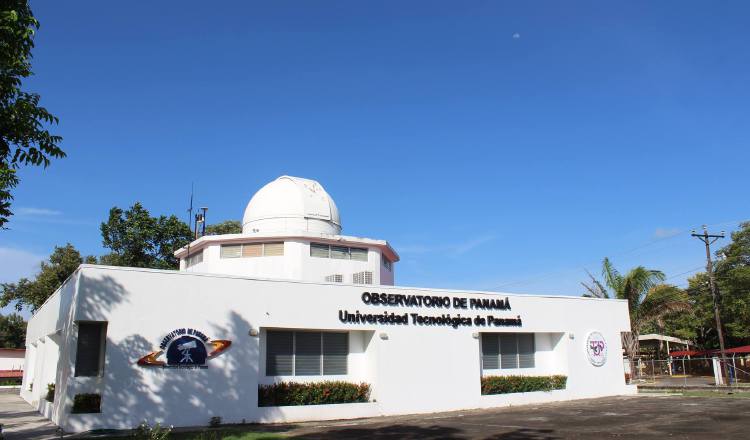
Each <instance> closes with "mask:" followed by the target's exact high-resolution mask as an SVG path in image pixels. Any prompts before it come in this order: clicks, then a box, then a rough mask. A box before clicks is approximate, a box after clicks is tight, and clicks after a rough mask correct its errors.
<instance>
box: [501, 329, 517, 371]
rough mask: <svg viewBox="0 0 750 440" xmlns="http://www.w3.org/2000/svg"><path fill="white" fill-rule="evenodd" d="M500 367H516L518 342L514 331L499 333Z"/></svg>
mask: <svg viewBox="0 0 750 440" xmlns="http://www.w3.org/2000/svg"><path fill="white" fill-rule="evenodd" d="M500 368H518V342H517V340H516V334H515V333H506V334H502V333H501V334H500Z"/></svg>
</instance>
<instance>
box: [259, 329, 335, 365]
mask: <svg viewBox="0 0 750 440" xmlns="http://www.w3.org/2000/svg"><path fill="white" fill-rule="evenodd" d="M348 355H349V334H348V333H346V332H306V331H299V332H295V331H288V330H269V331H268V332H267V334H266V376H320V375H324V376H328V375H334V374H347V367H348V365H347V359H348Z"/></svg>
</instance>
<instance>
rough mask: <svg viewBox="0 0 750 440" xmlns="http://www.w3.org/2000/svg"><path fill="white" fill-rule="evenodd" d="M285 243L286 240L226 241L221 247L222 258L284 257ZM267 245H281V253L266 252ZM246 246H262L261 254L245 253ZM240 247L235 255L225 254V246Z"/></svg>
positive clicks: (220, 254)
mask: <svg viewBox="0 0 750 440" xmlns="http://www.w3.org/2000/svg"><path fill="white" fill-rule="evenodd" d="M285 243H286V242H284V241H262V242H250V243H225V244H222V245H221V246H220V248H219V258H220V259H234V258H260V257H283V256H284V254H285V247H286V246H285ZM266 245H281V247H280V249H281V253H280V254H273V255H269V254H267V253H266ZM245 246H260V254H259V255H245ZM235 247H238V248H239V253H238V254H237V255H236V256H234V255H232V256H229V255H224V249H225V248H235Z"/></svg>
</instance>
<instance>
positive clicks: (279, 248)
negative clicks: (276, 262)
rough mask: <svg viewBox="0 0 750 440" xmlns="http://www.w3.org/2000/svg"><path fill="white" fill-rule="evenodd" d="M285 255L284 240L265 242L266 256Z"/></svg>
mask: <svg viewBox="0 0 750 440" xmlns="http://www.w3.org/2000/svg"><path fill="white" fill-rule="evenodd" d="M283 255H284V242H283V241H282V242H278V243H263V256H264V257H281V256H283Z"/></svg>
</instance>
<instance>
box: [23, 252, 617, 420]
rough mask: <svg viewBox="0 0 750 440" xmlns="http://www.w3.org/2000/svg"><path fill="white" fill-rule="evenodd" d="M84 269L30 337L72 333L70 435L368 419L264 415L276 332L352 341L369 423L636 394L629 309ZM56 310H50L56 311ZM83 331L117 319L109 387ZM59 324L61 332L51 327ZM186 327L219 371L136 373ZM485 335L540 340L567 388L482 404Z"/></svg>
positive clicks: (62, 405) (65, 372)
mask: <svg viewBox="0 0 750 440" xmlns="http://www.w3.org/2000/svg"><path fill="white" fill-rule="evenodd" d="M378 264H380V262H379V261H378ZM79 271H80V272H79V277H78V285H77V287H75V286H74V288H73V290H74V291H75V300H74V307H72V308H71V309H70V310H69V311H68V310H66V309H65V307H61V306H60V303H61V301H59V300H58V304H57V305H55V303H54V301H51V302H49V304H47V305H45V306H44V307H43V308H42V310H40V311H39V312H38V313H37V314H36V315H35V316H34V317H33V318H32V319H31V322H30V324H29V335H31V338H32V340H33V338H34V336H35V335H39V334H44V332H46V331H49V330H50V329H52V328H59V327H58V325H60V324H58V322H60V321H63V322H68V323H67V324H65V325H62V326H61V327H62V328H61V330H60V332H59V333H58V334H59V335H60V337H61V341H60V347H61V354H60V361H59V365H58V367H57V371H58V378H57V381H58V394H59V396H58V398H57V399H56V406H55V412H54V414H53V419H54V420H55V421H56V422H57V423H58V424H61V425H62V426H63V427H64V428H65V429H66V430H70V431H77V430H85V429H93V428H130V427H133V426H136V425H137V424H138V423H140V422H141V421H143V420H144V419H147V420H148V421H150V422H152V423H153V422H157V421H158V422H162V423H166V424H174V425H176V426H185V425H205V424H206V423H208V420H209V418H210V417H212V416H221V417H222V418H223V419H224V421H225V422H227V423H237V422H241V421H242V420H245V421H246V422H251V421H261V420H262V421H274V420H276V421H281V420H292V419H294V420H300V418H301V419H305V418H307V419H327V418H334V417H336V415H337V414H339V416H340V417H344V416H345V414H360V413H361V411H359V412H358V411H354V410H353V411H349V410H346V411H344V412H341V411H343V410H341V406H340V405H332V406H330V407H329V406H321V407H316V408H314V411H312V410H311V409H310V408H306V409H288V408H258V407H257V386H258V384H259V383H269V380H276V379H277V378H268V377H266V376H265V375H264V374H263V369H264V368H265V359H264V357H263V352H264V348H263V347H262V342H263V331H264V330H265V329H268V328H289V329H300V328H301V329H319V330H349V331H353V332H352V333H351V335H350V344H351V345H352V348H353V350H352V351H353V353H352V354H351V355H350V361H351V362H350V366H351V369H350V374H349V375H347V376H345V377H340V378H341V379H344V380H349V381H357V382H358V381H363V380H364V381H367V382H368V383H370V384H371V386H372V389H373V394H372V398H373V399H376V400H377V405H374V406H373V405H370V406H367V408H368V409H367V410H366V412H368V414H369V412H372V411H376V413H377V414H403V413H421V412H434V411H442V410H452V409H462V408H479V407H486V406H497V405H508V404H514V403H518V402H524V401H544V400H559V399H569V398H579V397H593V396H606V395H615V394H626V393H630V392H632V390H631V389H630V388H629V387H627V386H626V385H625V383H624V375H623V366H622V362H621V361H620V358H621V346H620V332H621V331H624V330H626V329H628V328H629V318H628V313H627V305H626V303H625V302H623V301H617V300H597V299H589V298H577V297H544V296H532V295H507V296H508V297H509V298H510V301H511V305H512V310H511V311H494V312H489V311H477V310H456V309H453V308H451V309H447V310H446V309H432V308H426V307H383V306H376V305H366V304H364V303H363V302H362V299H361V295H362V292H364V291H377V292H383V293H394V294H404V295H405V294H416V295H440V296H451V297H454V296H455V297H465V298H486V297H491V298H498V297H505V295H497V294H483V293H471V292H459V291H440V290H427V289H416V288H399V287H386V286H377V287H376V288H373V287H372V286H352V285H335V284H326V283H323V284H318V283H310V282H295V281H280V280H253V279H247V278H239V277H231V276H219V275H205V274H193V273H190V272H170V271H154V270H146V269H130V268H109V267H103V266H86V265H84V266H82V267H81V269H79ZM68 284H75V283H73V282H69V283H68ZM70 289H71V287H70V286H69V285H66V286H64V287H63V290H65V291H67V290H70ZM60 297H61V298H62V299H65V298H66V295H58V298H60ZM71 298H72V295H71ZM62 303H65V301H62ZM48 307H49V308H51V309H52V310H47V309H48ZM340 309H345V310H348V311H349V312H355V311H360V312H362V313H382V312H384V311H386V310H387V311H393V312H396V313H419V314H421V315H428V316H439V315H441V314H443V313H450V314H451V315H456V314H457V313H460V314H461V315H462V316H471V317H474V316H477V315H480V316H487V315H494V316H499V317H515V316H517V315H520V316H521V318H522V320H523V321H522V322H523V324H522V327H521V328H520V329H519V328H517V327H491V328H488V327H477V326H474V325H472V326H470V327H459V328H452V327H440V326H420V325H413V324H412V323H411V322H409V325H406V326H403V325H387V324H382V325H378V324H349V323H342V322H341V321H340V320H339V318H338V311H339V310H340ZM56 313H59V314H60V315H61V317H60V318H58V319H52V316H51V315H54V314H56ZM66 320H67V321H66ZM78 320H94V321H107V322H108V329H107V346H106V357H105V369H104V374H103V377H101V378H85V377H74V376H73V375H72V373H73V368H72V366H73V364H74V359H75V349H76V340H77V331H76V329H75V328H76V327H75V325H73V324H72V323H74V322H75V321H78ZM50 321H55V324H54V325H49V322H50ZM184 327H190V328H195V329H199V330H201V331H203V332H204V333H206V335H208V336H209V337H210V338H216V339H229V340H231V341H232V346H231V347H230V349H229V350H227V351H226V352H225V353H223V354H222V355H220V356H219V357H217V358H215V359H212V360H210V361H209V363H208V368H206V369H198V370H174V369H160V368H156V369H154V368H144V367H139V366H138V365H136V363H135V361H136V360H137V359H138V358H139V357H141V356H144V355H146V354H147V353H149V352H151V351H153V350H155V349H156V348H157V347H158V344H159V342H160V341H161V339H162V338H163V337H164V335H165V334H167V333H168V332H170V331H172V330H174V329H176V328H184ZM251 329H259V330H260V333H261V334H260V335H259V336H250V334H249V333H250V330H251ZM593 330H596V331H599V332H601V333H602V334H603V335H604V336H605V338H606V340H607V342H608V353H609V360H608V361H607V363H606V364H605V365H604V366H602V367H594V366H593V365H591V364H590V363H589V361H588V359H587V357H586V352H585V347H584V344H585V340H586V335H587V334H588V332H590V331H593ZM481 331H493V332H498V331H499V332H502V331H508V332H518V331H524V332H534V333H537V334H539V336H538V339H537V344H538V348H539V349H540V355H539V363H540V370H539V373H543V372H546V373H552V372H555V373H563V372H565V373H566V374H567V375H568V389H567V390H565V391H564V392H554V393H546V394H543V395H539V396H536V394H535V393H531V394H534V395H535V396H530V395H524V396H519V395H507V396H482V395H481V393H480V378H481V374H482V372H481V367H480V349H479V339H478V338H477V337H475V335H474V333H477V332H481ZM571 335H572V339H571ZM30 356H31V355H30ZM37 360H38V359H37ZM542 364H543V366H544V369H542V368H541V366H542ZM37 374H39V375H43V374H44V373H37ZM288 379H295V378H288ZM296 379H299V378H296ZM307 379H309V378H307V377H305V378H304V380H307ZM24 381H25V382H26V379H24ZM35 388H37V384H36V382H35ZM92 392H94V393H100V394H101V395H102V413H101V414H96V415H94V414H89V415H75V414H70V408H71V404H72V399H73V396H74V395H75V394H77V393H92ZM36 394H37V396H38V393H36ZM23 396H24V398H25V399H27V400H29V401H31V400H33V399H34V397H35V396H34V395H32V394H31V393H28V392H27V393H24V394H23ZM540 399H541V400H540ZM352 405H357V404H352ZM336 408H338V409H336ZM359 408H365V407H359ZM336 411H339V412H336ZM363 411H364V410H363Z"/></svg>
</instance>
